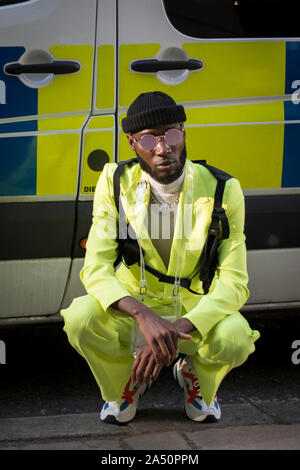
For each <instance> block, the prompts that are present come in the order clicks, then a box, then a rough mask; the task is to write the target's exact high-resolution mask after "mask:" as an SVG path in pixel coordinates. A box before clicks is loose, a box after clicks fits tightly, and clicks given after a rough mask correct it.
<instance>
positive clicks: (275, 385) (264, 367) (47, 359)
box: [0, 310, 300, 424]
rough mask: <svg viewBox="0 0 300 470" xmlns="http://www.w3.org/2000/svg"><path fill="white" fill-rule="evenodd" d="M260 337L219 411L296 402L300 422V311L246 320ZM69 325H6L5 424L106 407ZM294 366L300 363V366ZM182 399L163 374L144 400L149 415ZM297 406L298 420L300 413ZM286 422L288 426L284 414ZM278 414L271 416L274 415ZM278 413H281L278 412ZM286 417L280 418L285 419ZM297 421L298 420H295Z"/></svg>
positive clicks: (224, 390) (222, 394)
mask: <svg viewBox="0 0 300 470" xmlns="http://www.w3.org/2000/svg"><path fill="white" fill-rule="evenodd" d="M245 316H246V318H247V319H248V321H249V323H250V325H251V327H252V328H253V329H258V330H259V331H260V332H261V338H260V339H259V340H258V341H257V343H256V352H255V353H254V354H253V355H251V356H250V357H249V359H248V361H247V362H246V363H245V364H244V365H242V366H241V367H239V368H237V369H235V370H233V371H231V372H230V374H229V375H228V376H227V377H226V378H225V380H224V381H223V383H222V384H221V386H220V389H219V392H218V397H219V402H220V405H221V406H222V405H236V407H237V410H238V407H239V406H240V405H241V404H245V403H252V404H258V406H259V404H260V405H261V406H264V405H263V404H264V403H267V402H268V403H271V402H272V401H276V403H277V405H278V403H280V402H281V403H283V404H284V403H287V402H288V403H289V407H288V410H289V411H288V413H289V420H288V424H291V423H293V422H295V423H299V422H300V363H299V364H294V363H293V362H292V355H293V354H294V358H296V359H297V358H298V362H299V360H300V351H299V354H298V355H297V350H295V349H293V348H292V345H293V343H294V341H296V340H299V346H298V348H299V349H300V310H293V311H289V310H287V311H280V312H266V313H262V312H257V313H251V314H250V313H249V314H245ZM62 327H63V324H62V323H52V324H36V325H21V326H1V325H0V340H2V341H4V342H5V345H6V364H0V377H1V387H0V418H20V417H34V416H37V417H38V416H52V415H63V414H72V413H75V414H76V413H94V412H98V411H99V410H100V408H101V406H102V403H103V402H102V399H101V397H100V394H99V391H98V387H97V385H96V383H95V381H94V378H93V376H92V375H91V373H90V371H89V369H88V367H87V365H86V363H85V361H84V359H83V358H81V357H80V356H79V355H78V354H77V353H76V352H75V351H74V350H73V348H72V347H71V346H70V345H69V344H68V341H67V337H66V335H65V333H64V332H63V329H62ZM294 362H295V361H294ZM296 362H297V361H296ZM182 405H183V392H182V390H180V389H179V388H178V386H177V384H176V383H175V382H174V380H173V379H172V371H171V369H170V368H169V369H164V370H163V371H162V372H161V376H160V378H159V380H158V381H157V382H156V383H155V384H154V385H153V386H152V388H151V389H150V390H149V392H148V393H147V394H146V395H145V397H143V398H142V399H141V402H140V408H141V410H142V411H143V412H144V413H146V414H147V413H151V410H152V409H155V410H156V411H158V410H159V409H161V410H162V409H173V408H174V409H175V408H176V409H178V407H180V406H182ZM293 406H294V407H295V408H294V410H295V413H294V412H293V409H291V407H292V408H293ZM282 409H283V413H282V420H281V418H280V416H279V418H278V415H277V418H276V419H277V421H279V422H281V423H283V424H284V423H285V422H286V421H285V413H286V411H284V409H285V408H284V407H283V408H282ZM270 413H272V410H270ZM277 413H278V406H277ZM279 415H280V413H279ZM293 417H295V418H294V419H293Z"/></svg>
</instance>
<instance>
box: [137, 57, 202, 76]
mask: <svg viewBox="0 0 300 470" xmlns="http://www.w3.org/2000/svg"><path fill="white" fill-rule="evenodd" d="M130 67H131V70H133V71H134V72H142V73H153V72H160V71H162V70H200V69H202V68H203V62H202V60H199V59H189V60H157V59H141V60H135V61H134V62H131V65H130Z"/></svg>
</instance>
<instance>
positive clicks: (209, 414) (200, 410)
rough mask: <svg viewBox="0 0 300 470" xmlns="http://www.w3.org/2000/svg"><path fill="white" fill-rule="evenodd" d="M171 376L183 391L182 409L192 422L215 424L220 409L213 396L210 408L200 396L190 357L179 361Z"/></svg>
mask: <svg viewBox="0 0 300 470" xmlns="http://www.w3.org/2000/svg"><path fill="white" fill-rule="evenodd" d="M173 375H174V378H175V380H177V381H178V383H179V385H180V387H181V388H183V389H184V408H185V412H186V414H187V416H188V417H189V418H190V419H192V420H193V421H198V422H202V423H203V422H205V423H216V422H217V421H219V419H220V418H221V409H220V405H219V404H218V401H217V395H215V397H214V399H213V401H212V403H211V405H210V406H207V404H206V402H205V401H204V399H203V398H202V396H201V391H200V386H199V382H198V378H197V376H196V373H195V369H194V366H193V359H192V358H191V357H190V356H186V357H185V358H181V359H179V360H178V361H177V362H176V364H175V365H174V367H173Z"/></svg>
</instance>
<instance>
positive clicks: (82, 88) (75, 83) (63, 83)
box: [38, 45, 93, 114]
mask: <svg viewBox="0 0 300 470" xmlns="http://www.w3.org/2000/svg"><path fill="white" fill-rule="evenodd" d="M50 52H51V53H52V54H53V56H54V57H55V58H56V59H66V60H78V61H79V62H80V63H81V70H80V71H79V72H77V73H74V74H68V75H56V76H55V77H54V80H53V82H52V83H50V84H49V85H48V86H46V87H44V88H40V89H39V91H38V114H50V113H53V114H57V113H63V112H72V111H81V110H88V109H90V107H91V93H92V76H93V46H92V45H85V46H51V47H50Z"/></svg>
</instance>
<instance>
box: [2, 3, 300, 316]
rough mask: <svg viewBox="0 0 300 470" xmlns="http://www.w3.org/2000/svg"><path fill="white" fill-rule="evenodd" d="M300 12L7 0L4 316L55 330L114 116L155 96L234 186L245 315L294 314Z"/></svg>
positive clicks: (122, 140) (124, 154)
mask: <svg viewBox="0 0 300 470" xmlns="http://www.w3.org/2000/svg"><path fill="white" fill-rule="evenodd" d="M299 13H300V6H299V5H298V4H295V3H292V2H291V1H290V0H284V1H283V0H277V1H276V2H274V1H273V0H261V1H260V2H252V1H248V0H236V1H234V0H232V1H226V0H210V1H207V0H185V1H184V2H183V1H182V0H120V1H118V0H85V1H84V2H83V1H81V0H0V38H1V41H0V44H1V45H0V159H1V169H0V221H1V231H0V260H1V261H0V297H1V302H0V319H1V321H2V322H9V321H10V322H25V321H40V320H41V321H45V320H46V321H51V320H57V319H58V318H59V311H60V309H61V308H65V307H66V306H68V305H69V304H70V302H71V301H72V299H73V298H74V297H77V296H80V295H83V294H84V293H85V290H84V287H83V286H82V284H81V282H80V280H79V271H80V269H81V267H82V265H83V260H84V256H85V249H84V247H85V239H86V237H87V235H88V232H89V228H90V225H91V217H92V202H93V194H94V191H95V187H96V184H97V180H98V178H99V175H100V174H101V171H102V169H103V166H104V165H105V163H107V162H113V161H118V160H126V159H128V158H131V157H134V154H133V153H132V151H131V150H130V149H129V147H128V144H127V140H126V137H125V135H124V134H123V133H122V131H121V126H120V122H121V119H122V117H123V116H124V115H125V113H126V110H127V108H128V106H129V105H130V103H131V102H132V101H133V100H134V99H135V98H136V97H137V96H138V95H139V94H140V93H143V92H146V91H153V90H160V91H163V92H166V93H168V94H169V95H171V96H172V97H173V98H174V99H175V101H177V102H178V103H181V104H183V105H184V106H185V110H186V114H187V121H186V123H185V128H186V134H187V152H188V158H190V159H192V160H206V161H207V163H209V164H211V165H213V166H216V167H219V168H221V169H222V170H224V171H226V172H228V173H230V174H232V175H233V176H235V177H236V178H237V179H239V181H240V183H241V186H242V188H243V191H244V194H245V201H246V225H245V233H246V243H247V253H248V269H249V276H250V283H249V289H250V292H251V294H250V297H249V300H248V302H247V304H246V306H245V307H244V308H245V309H270V308H283V307H284V308H287V307H295V306H299V305H300V288H299V279H300V236H299V233H300V156H299V144H298V142H299V130H300V127H299V126H300V106H299V102H300V37H299V25H298V18H299Z"/></svg>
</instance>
